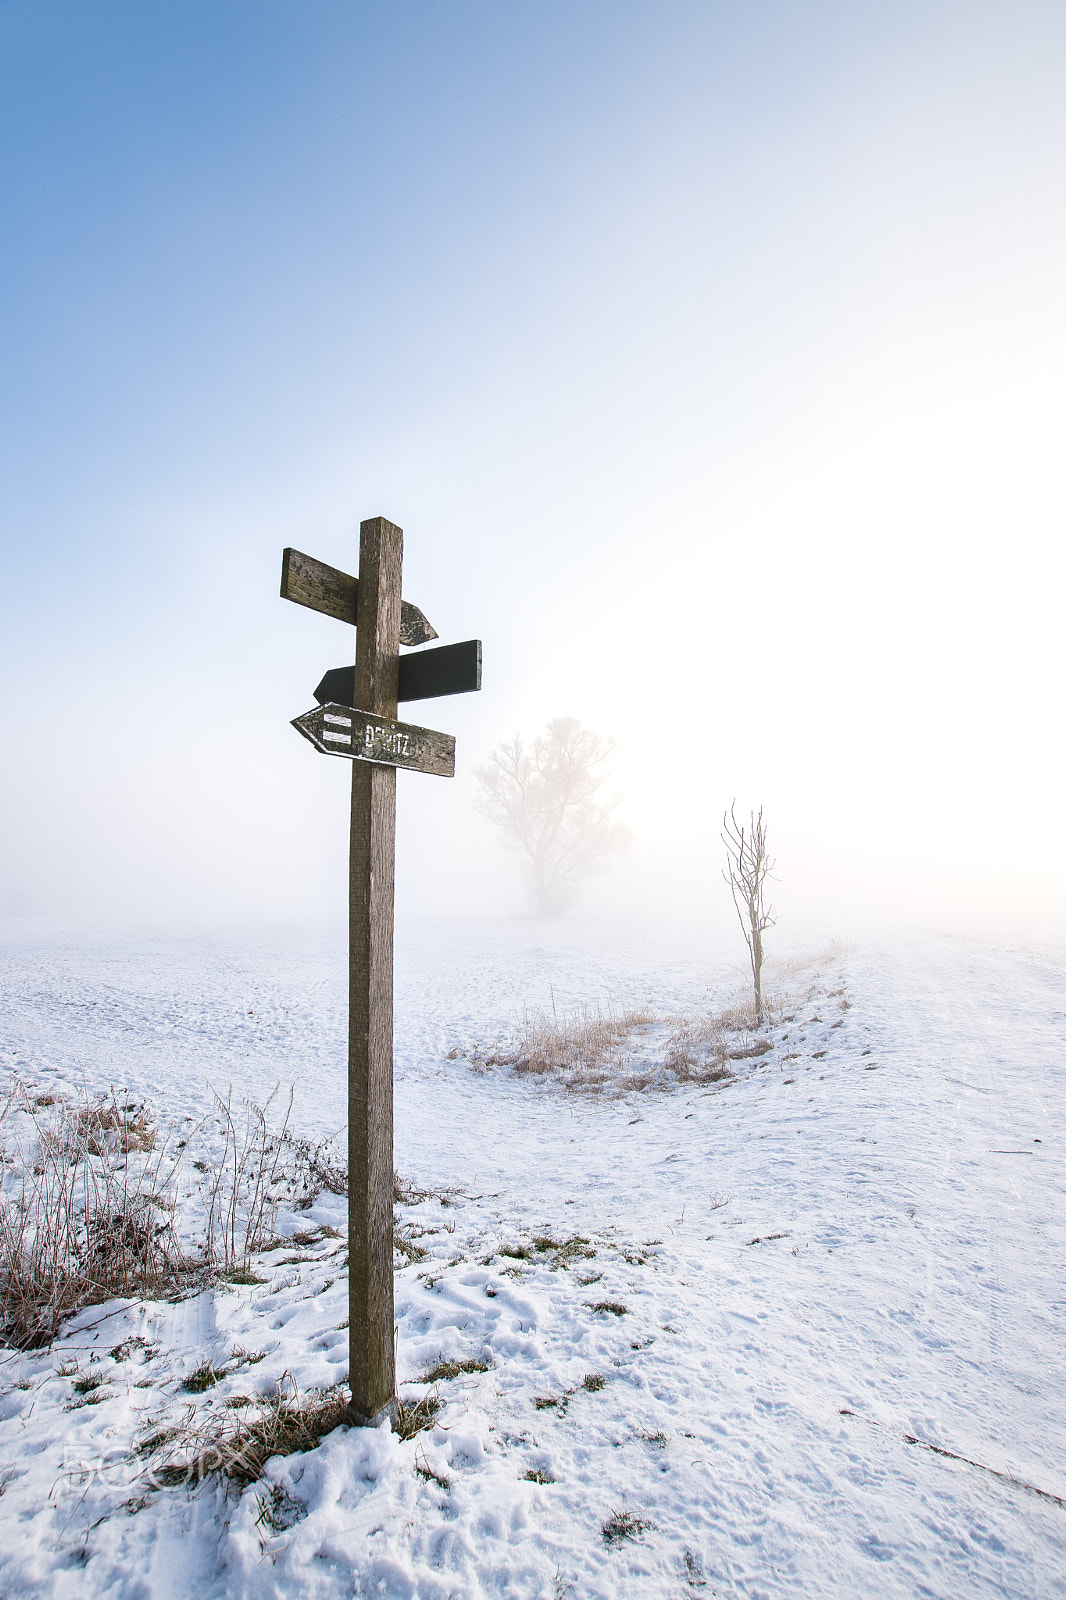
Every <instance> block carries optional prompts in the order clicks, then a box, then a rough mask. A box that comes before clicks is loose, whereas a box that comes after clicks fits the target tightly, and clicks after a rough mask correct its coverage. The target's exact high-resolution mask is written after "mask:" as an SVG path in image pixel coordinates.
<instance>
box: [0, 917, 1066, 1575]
mask: <svg viewBox="0 0 1066 1600" xmlns="http://www.w3.org/2000/svg"><path fill="white" fill-rule="evenodd" d="M343 980H344V969H343V950H342V948H341V946H340V943H339V940H338V939H337V938H336V937H335V936H334V935H327V934H321V935H318V936H315V937H311V936H310V935H303V936H301V937H299V938H297V937H296V936H295V935H292V936H288V937H282V936H280V935H278V936H270V935H267V934H263V935H260V936H259V937H258V938H253V937H247V938H242V939H238V938H234V937H230V938H223V937H222V936H220V935H214V936H209V937H204V938H196V939H193V938H179V937H170V938H164V937H158V938H149V937H140V938H137V939H133V938H128V939H125V940H119V939H115V938H108V939H105V938H102V937H99V936H97V937H90V936H89V935H88V934H86V933H82V934H80V935H74V934H70V933H68V934H65V935H64V934H60V933H57V932H54V931H53V932H49V931H47V930H43V929H39V930H37V931H36V932H33V931H27V930H26V929H22V930H18V929H16V928H14V927H13V926H11V927H9V928H8V930H7V932H6V933H5V934H4V935H3V937H2V939H0V1068H2V1071H3V1075H4V1079H5V1081H10V1080H11V1079H12V1078H13V1077H15V1076H17V1077H18V1078H19V1079H20V1080H21V1081H22V1082H23V1083H24V1084H26V1085H27V1086H28V1087H29V1088H30V1089H31V1090H33V1091H34V1092H35V1093H37V1094H40V1095H42V1096H51V1095H55V1094H69V1095H78V1094H81V1093H84V1092H86V1091H88V1092H93V1091H96V1090H98V1089H102V1088H106V1087H108V1086H114V1087H116V1088H127V1087H128V1088H129V1089H130V1090H131V1091H132V1092H134V1093H135V1094H136V1095H138V1096H139V1097H143V1098H144V1099H145V1100H147V1101H148V1102H149V1103H150V1104H151V1105H153V1106H154V1108H155V1110H156V1114H157V1115H158V1117H159V1119H160V1122H161V1125H165V1124H167V1122H168V1121H172V1122H173V1123H174V1124H175V1125H177V1124H179V1123H183V1122H184V1119H186V1118H187V1117H190V1116H191V1117H193V1118H199V1117H202V1116H203V1115H204V1114H205V1113H206V1112H207V1110H208V1109H209V1106H210V1095H209V1092H208V1089H207V1087H206V1085H207V1084H208V1083H210V1084H213V1085H214V1086H215V1087H217V1088H219V1089H221V1090H223V1091H225V1090H226V1088H227V1087H228V1086H229V1085H231V1084H232V1086H233V1089H234V1093H235V1095H237V1096H240V1095H242V1094H243V1095H250V1096H252V1097H254V1098H256V1099H258V1100H260V1101H261V1100H263V1099H264V1098H265V1097H266V1095H267V1094H268V1093H269V1091H270V1089H271V1088H272V1087H273V1085H274V1084H275V1083H276V1082H278V1081H280V1082H281V1083H282V1084H283V1085H286V1086H287V1085H288V1084H289V1083H291V1082H293V1081H294V1080H299V1089H298V1094H297V1102H296V1113H295V1121H296V1127H297V1131H298V1132H300V1133H304V1134H307V1135H309V1136H312V1137H316V1138H317V1137H320V1136H322V1135H324V1134H326V1133H329V1132H332V1131H335V1130H337V1129H338V1128H340V1126H341V1123H342V1117H343V1105H344V1081H343V1060H344V1038H343V1028H344V989H343ZM735 981H736V973H735V971H730V969H729V965H728V961H727V960H726V959H725V958H724V956H723V953H722V951H721V950H720V949H719V950H716V949H714V948H712V947H711V946H709V945H708V944H706V943H705V942H701V940H700V939H699V938H698V937H697V936H695V935H688V934H685V935H683V934H681V933H679V932H675V933H673V934H669V935H668V934H661V935H660V934H656V933H651V932H648V931H646V930H645V931H643V932H642V931H640V930H634V929H625V928H602V927H600V928H597V927H595V926H593V925H591V924H581V923H577V922H575V923H573V924H561V925H559V926H558V927H551V926H547V925H537V924H523V923H511V924H508V923H500V924H487V923H485V924H480V925H478V926H472V925H463V926H454V927H450V926H442V925H441V926H436V927H423V928H421V929H404V930H401V936H400V939H399V944H398V958H397V1095H396V1117H397V1131H396V1164H397V1168H398V1170H399V1171H400V1173H401V1174H402V1175H403V1176H404V1177H405V1178H406V1179H408V1180H410V1181H411V1182H413V1183H414V1184H417V1185H418V1186H420V1187H421V1188H422V1189H423V1190H426V1191H430V1193H429V1195H428V1197H427V1198H425V1199H422V1200H419V1201H416V1202H415V1203H412V1204H408V1205H401V1206H399V1207H398V1208H397V1216H398V1222H399V1227H400V1234H401V1236H402V1237H403V1238H404V1239H406V1240H407V1241H408V1242H409V1244H410V1245H411V1246H413V1247H414V1248H412V1249H411V1251H410V1254H411V1255H412V1256H413V1257H414V1258H415V1259H412V1260H410V1261H409V1262H405V1263H404V1264H402V1265H401V1266H400V1268H399V1270H398V1273H397V1286H396V1287H397V1319H398V1324H399V1332H398V1340H399V1343H398V1350H399V1370H400V1377H401V1395H402V1396H403V1397H404V1398H406V1399H407V1400H409V1401H413V1400H415V1399H417V1398H418V1397H419V1396H421V1395H423V1394H425V1393H426V1392H427V1389H426V1387H425V1386H424V1385H420V1384H419V1382H418V1380H419V1377H420V1376H421V1375H422V1374H424V1373H425V1372H426V1371H428V1370H429V1369H431V1368H432V1367H433V1366H434V1365H435V1364H437V1363H439V1362H440V1361H441V1360H442V1359H445V1360H454V1361H460V1362H461V1361H468V1362H478V1363H481V1364H483V1366H484V1368H485V1370H483V1371H471V1372H467V1373H464V1374H460V1375H459V1376H458V1377H454V1378H449V1379H442V1380H439V1381H438V1382H437V1383H436V1384H435V1385H434V1386H433V1387H434V1388H435V1391H436V1393H437V1395H438V1396H439V1398H440V1399H441V1401H443V1402H444V1404H443V1408H442V1409H441V1410H440V1411H439V1413H438V1415H437V1418H436V1424H435V1426H434V1427H432V1429H429V1430H426V1431H424V1432H422V1433H420V1434H418V1435H417V1437H415V1438H413V1439H411V1440H408V1441H402V1440H400V1439H398V1438H396V1437H395V1436H393V1435H391V1434H389V1433H387V1432H383V1431H382V1432H373V1431H366V1430H351V1429H346V1428H342V1429H340V1430H338V1431H336V1432H334V1433H332V1434H330V1435H329V1436H327V1437H326V1438H325V1439H324V1440H323V1442H322V1443H321V1445H320V1446H319V1447H318V1448H317V1449H316V1450H313V1451H309V1452H306V1453H304V1454H298V1455H291V1456H287V1457H278V1458H274V1460H272V1461H271V1463H270V1464H269V1465H268V1468H267V1471H266V1480H264V1481H261V1482H259V1483H258V1484H254V1485H251V1486H250V1487H247V1488H244V1489H240V1488H238V1487H235V1486H234V1485H232V1484H228V1483H226V1482H224V1481H221V1480H220V1479H218V1478H217V1477H216V1476H212V1477H210V1478H208V1479H207V1480H206V1481H205V1482H204V1483H203V1484H202V1485H201V1486H199V1487H197V1488H195V1489H193V1490H192V1491H190V1490H188V1489H185V1488H152V1487H150V1485H149V1484H148V1483H147V1482H146V1480H145V1477H144V1474H145V1471H146V1469H147V1468H148V1467H150V1459H149V1458H147V1457H145V1456H144V1455H139V1454H137V1453H136V1450H135V1448H134V1447H135V1444H136V1441H137V1440H139V1439H142V1438H143V1437H144V1436H145V1434H146V1432H148V1431H149V1430H150V1428H151V1427H153V1426H154V1427H156V1428H158V1429H162V1428H167V1427H175V1426H179V1425H182V1424H183V1423H185V1422H187V1421H188V1420H189V1419H191V1420H192V1421H194V1422H195V1421H196V1420H197V1419H200V1420H202V1419H203V1418H204V1417H208V1416H218V1415H221V1414H223V1413H224V1412H225V1411H226V1409H227V1408H226V1401H227V1400H234V1399H236V1400H238V1401H241V1400H242V1398H243V1397H248V1398H249V1399H253V1400H254V1399H255V1398H256V1397H257V1396H259V1395H267V1394H270V1393H271V1392H273V1391H274V1390H275V1387H276V1385H277V1384H278V1383H279V1382H284V1383H286V1384H290V1383H292V1382H295V1383H296V1384H298V1386H299V1388H300V1390H301V1391H307V1390H309V1389H313V1388H316V1387H318V1388H326V1387H328V1386H329V1385H330V1384H333V1383H336V1382H337V1381H339V1380H340V1379H341V1378H342V1376H343V1374H344V1371H345V1369H346V1365H347V1348H346V1340H347V1333H346V1331H345V1329H344V1327H343V1324H344V1322H345V1319H346V1316H347V1303H346V1296H345V1281H344V1275H343V1270H342V1263H343V1241H342V1240H340V1239H339V1238H337V1237H336V1236H334V1235H333V1234H332V1233H331V1232H330V1231H328V1230H330V1229H337V1230H339V1229H341V1228H342V1227H343V1225H344V1210H343V1206H344V1203H343V1201H342V1200H340V1199H338V1198H336V1197H334V1196H331V1195H329V1194H323V1195H321V1196H320V1197H319V1199H318V1200H317V1201H316V1203H315V1204H314V1205H313V1206H312V1208H311V1209H310V1210H309V1211H303V1212H300V1213H289V1214H283V1215H282V1216H281V1218H280V1219H279V1232H280V1233H281V1234H282V1235H284V1236H286V1237H287V1238H289V1239H291V1238H292V1236H293V1235H294V1234H296V1233H299V1234H300V1238H301V1241H302V1242H301V1243H299V1244H295V1243H294V1244H290V1245H289V1246H288V1247H279V1248H278V1249H275V1250H274V1251H273V1252H272V1253H270V1254H269V1255H266V1256H264V1257H261V1258H259V1261H258V1262H257V1275H258V1276H260V1277H261V1278H263V1279H264V1280H266V1281H264V1282H263V1283H260V1284H246V1285H221V1284H220V1285H217V1286H216V1287H214V1288H211V1289H207V1290H204V1291H203V1292H200V1293H198V1294H197V1295H195V1296H194V1297H192V1298H188V1299H185V1300H182V1301H180V1302H179V1303H177V1304H168V1303H158V1304H157V1303H153V1304H147V1305H145V1304H129V1303H117V1302H113V1303H111V1304H109V1305H104V1306H95V1307H92V1308H89V1309H87V1310H86V1311H84V1312H82V1313H81V1314H80V1315H79V1316H78V1317H77V1318H76V1319H75V1321H74V1322H73V1323H71V1324H69V1325H68V1326H67V1328H66V1329H65V1331H64V1334H63V1336H62V1338H61V1339H60V1340H59V1341H57V1343H56V1344H55V1346H54V1348H52V1349H51V1350H44V1351H35V1352H18V1351H10V1350H8V1351H4V1352H2V1353H0V1375H2V1388H0V1594H2V1595H3V1596H5V1597H8V1600H14V1597H17V1596H22V1595H37V1594H41V1595H45V1594H47V1595H53V1594H54V1595H57V1596H67V1595H70V1596H75V1595H77V1596H82V1595H92V1596H105V1595H115V1596H122V1597H123V1600H134V1597H140V1596H144V1597H150V1600H168V1597H174V1600H178V1597H182V1600H184V1597H192V1596H196V1597H197V1600H208V1597H211V1596H223V1595H226V1596H234V1597H242V1596H249V1597H251V1596H253V1595H254V1596H256V1597H257V1600H258V1597H264V1596H266V1597H269V1596H275V1595H277V1596H282V1595H284V1596H305V1595H306V1596H308V1597H311V1596H315V1597H318V1596H323V1597H325V1596H330V1597H333V1596H349V1595H352V1594H355V1595H366V1596H371V1595H373V1596H378V1595H380V1596H389V1597H397V1600H398V1597H405V1600H416V1597H417V1600H445V1597H455V1600H466V1597H471V1600H473V1597H480V1596H501V1597H502V1596H507V1597H515V1600H519V1597H522V1600H524V1597H530V1600H532V1597H535V1596H543V1597H545V1600H555V1597H563V1596H574V1597H578V1600H583V1597H586V1596H588V1597H594V1596H604V1597H607V1596H611V1597H620V1600H621V1597H640V1596H681V1595H685V1594H705V1595H720V1596H734V1595H735V1596H740V1595H743V1596H746V1597H752V1600H754V1597H760V1596H765V1597H771V1596H772V1597H778V1596H780V1597H789V1600H792V1597H804V1600H806V1597H811V1600H814V1597H823V1596H824V1597H833V1600H845V1597H847V1600H853V1597H856V1596H861V1595H870V1596H886V1597H888V1596H892V1597H897V1596H898V1597H900V1600H903V1597H912V1596H923V1597H924V1596H936V1597H941V1596H942V1597H944V1600H947V1597H952V1600H960V1597H971V1596H974V1597H979V1596H992V1595H996V1596H1009V1597H1011V1600H1022V1597H1032V1600H1045V1597H1050V1596H1055V1595H1063V1594H1066V1544H1064V1540H1066V1428H1064V1412H1066V1385H1064V1381H1063V1370H1062V1368H1063V1361H1062V1352H1063V1350H1064V1349H1066V1288H1064V1287H1063V1267H1064V1260H1066V1251H1064V1247H1066V1204H1064V1198H1066V1195H1064V1191H1066V1174H1064V1169H1063V1163H1062V1158H1061V1147H1060V1144H1059V1139H1060V1137H1061V1133H1062V1122H1063V1118H1062V1112H1063V1106H1064V1100H1066V1070H1064V1067H1066V1059H1064V1058H1066V1015H1064V1012H1066V968H1064V966H1063V965H1062V964H1060V963H1059V962H1058V961H1057V960H1056V959H1055V958H1054V956H1052V955H1049V954H1046V953H1045V954H1039V953H1034V952H1029V951H1025V950H1007V949H1004V948H997V947H994V946H992V945H983V944H977V943H967V942H962V941H952V940H950V939H947V938H942V937H936V936H933V935H927V936H923V937H920V938H915V939H914V940H913V941H910V942H903V941H895V942H891V943H887V944H881V945H873V944H870V945H867V946H863V947H861V948H857V949H852V950H849V951H844V952H841V953H837V954H835V955H828V956H825V957H823V958H822V959H821V960H820V961H814V962H812V963H809V964H808V967H807V970H806V971H805V972H804V971H798V970H797V971H796V972H794V973H793V974H792V975H791V976H786V977H784V978H782V979H781V983H782V985H783V987H785V988H791V989H793V990H797V991H802V993H803V994H805V995H806V996H807V997H806V998H805V999H803V1001H802V1003H801V1004H800V1009H799V1011H798V1012H797V1014H796V1016H795V1020H794V1021H792V1022H783V1023H781V1024H780V1025H778V1026H777V1027H776V1028H775V1030H774V1033H773V1037H774V1040H775V1044H774V1049H773V1051H772V1052H771V1053H770V1054H768V1055H766V1056H764V1057H762V1058H755V1059H751V1060H746V1061H743V1062H738V1063H737V1071H738V1076H737V1078H736V1080H735V1081H733V1082H727V1083H723V1084H714V1085H709V1086H702V1087H701V1086H697V1085H688V1086H679V1087H677V1088H675V1089H673V1090H672V1091H670V1092H665V1093H664V1092H658V1091H655V1092H653V1091H643V1092H639V1093H631V1094H628V1095H625V1096H623V1097H621V1098H611V1097H609V1096H599V1097H589V1096H579V1095H574V1094H567V1093H565V1092H563V1091H562V1090H560V1089H559V1088H558V1087H557V1086H555V1085H553V1084H552V1083H551V1082H549V1081H545V1080H541V1079H534V1078H530V1077H517V1076H514V1075H513V1074H510V1073H508V1072H507V1071H505V1070H501V1069H497V1070H493V1071H479V1070H476V1069H475V1067H474V1066H473V1065H471V1063H470V1062H469V1061H468V1060H466V1059H464V1058H463V1057H462V1056H459V1057H456V1058H453V1059H449V1052H451V1051H452V1050H453V1048H454V1047H455V1046H456V1045H459V1046H461V1047H463V1048H465V1049H467V1050H470V1049H472V1048H473V1047H474V1046H475V1045H477V1044H482V1045H491V1044H492V1043H493V1042H495V1041H496V1040H497V1039H498V1038H500V1037H501V1035H502V1034H503V1033H505V1032H506V1031H507V1029H508V1028H509V1027H510V1026H511V1025H512V1024H513V1023H514V1021H515V1019H516V1018H517V1017H518V1016H519V1015H520V1013H521V1012H522V1009H523V1007H528V1006H534V1005H538V1004H550V1003H551V1002H552V1000H554V1002H555V1003H556V1005H557V1006H560V1007H564V1008H565V1007H566V1006H567V1005H570V1004H573V1003H575V1002H596V1001H602V1000H607V999H612V1000H614V1001H616V1002H620V1003H625V1002H630V1001H639V1002H645V1003H647V1004H648V1005H649V1006H650V1007H651V1008H652V1010H654V1011H655V1012H656V1013H657V1014H659V1015H661V1016H663V1017H664V1018H665V1017H667V1016H669V1015H671V1014H675V1013H679V1012H688V1013H693V1012H697V1011H699V1010H700V1008H701V1007H702V1008H705V1007H706V1006H708V1005H711V1004H714V1003H716V1002H720V1001H721V1000H723V999H724V998H725V997H726V995H727V993H728V992H729V991H730V990H731V988H732V987H733V985H734V984H735ZM661 1036H662V1030H659V1032H658V1033H657V1032H656V1030H655V1029H652V1030H650V1032H649V1033H648V1034H647V1035H646V1043H645V1044H643V1045H642V1043H641V1036H639V1035H638V1036H636V1047H637V1049H638V1051H639V1049H641V1048H647V1049H649V1050H654V1049H656V1048H658V1044H657V1040H658V1042H659V1043H661ZM538 1241H539V1244H538ZM582 1241H586V1242H582ZM508 1251H511V1252H514V1253H512V1254H508V1253H507V1252H508ZM419 1252H425V1253H424V1254H423V1255H420V1254H419ZM400 1260H401V1262H403V1261H404V1258H403V1257H401V1258H400ZM603 1306H607V1307H610V1308H613V1309H606V1310H604V1309H597V1307H603ZM138 1341H139V1342H138ZM234 1351H237V1352H238V1355H237V1356H236V1357H235V1356H234V1354H233V1352H234ZM240 1352H243V1356H242V1355H241V1354H240ZM260 1352H262V1356H261V1359H255V1360H254V1361H253V1360H252V1359H251V1357H252V1356H255V1357H259V1355H260ZM208 1360H210V1361H211V1362H212V1363H213V1364H214V1365H215V1367H216V1369H217V1370H222V1369H226V1375H225V1376H223V1377H222V1378H221V1380H220V1382H219V1384H218V1385H217V1387H213V1388H209V1389H208V1390H206V1391H205V1392H203V1393H199V1394H190V1393H188V1392H186V1391H185V1390H184V1389H183V1388H182V1379H183V1377H185V1376H187V1375H188V1374H189V1373H190V1372H192V1371H193V1370H194V1369H195V1368H197V1367H199V1366H201V1365H202V1364H203V1363H204V1362H205V1361H208ZM97 1379H102V1381H100V1382H97V1381H96V1380H97ZM88 1380H91V1386H90V1383H89V1381H88ZM230 1409H231V1411H232V1409H233V1408H230ZM237 1409H238V1410H239V1407H238V1408H237ZM264 1508H265V1509H264Z"/></svg>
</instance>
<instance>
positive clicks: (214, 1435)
mask: <svg viewBox="0 0 1066 1600" xmlns="http://www.w3.org/2000/svg"><path fill="white" fill-rule="evenodd" d="M201 1415H202V1414H201ZM346 1417H347V1400H346V1398H345V1395H344V1393H343V1391H342V1390H341V1389H340V1388H332V1389H321V1390H312V1391H310V1392H309V1393H308V1394H306V1395H301V1393H300V1391H299V1389H298V1388H297V1385H296V1381H295V1379H294V1378H293V1377H292V1376H291V1374H286V1376H285V1378H284V1379H283V1380H282V1382H281V1383H280V1384H279V1385H278V1387H277V1389H276V1390H275V1392H274V1394H273V1395H272V1396H271V1397H270V1399H268V1400H262V1401H260V1402H259V1403H258V1408H257V1409H256V1410H254V1411H251V1412H249V1411H248V1409H247V1408H241V1410H240V1411H236V1410H227V1411H226V1412H225V1413H224V1414H215V1415H212V1416H209V1417H208V1418H207V1419H206V1420H199V1419H197V1417H196V1416H195V1414H194V1413H192V1412H190V1415H189V1418H188V1420H187V1421H186V1422H185V1423H184V1424H183V1425H179V1426H178V1427H173V1428H165V1429H157V1430H155V1431H151V1432H149V1433H147V1434H145V1436H144V1437H143V1438H142V1439H141V1441H140V1443H139V1445H138V1446H137V1447H136V1448H137V1453H138V1454H141V1455H158V1456H160V1457H161V1459H160V1460H159V1461H158V1462H156V1463H155V1464H153V1465H152V1466H151V1467H150V1468H149V1469H148V1472H147V1474H146V1478H147V1482H148V1485H149V1487H152V1488H168V1487H174V1486H176V1485H184V1486H189V1485H192V1484H196V1483H202V1482H203V1480H204V1479H205V1478H206V1477H209V1476H210V1475H211V1474H212V1473H214V1472H219V1473H221V1474H222V1475H223V1476H224V1477H227V1478H231V1479H233V1481H234V1482H236V1483H241V1484H245V1483H257V1482H258V1481H259V1479H260V1478H261V1477H262V1476H263V1468H264V1467H265V1466H266V1464H267V1462H268V1461H269V1460H270V1458H271V1456H288V1455H294V1454H295V1453H296V1452H297V1451H301V1450H314V1449H315V1448H316V1446H317V1445H318V1442H319V1440H320V1439H322V1438H323V1437H324V1436H325V1435H326V1434H327V1433H331V1432H332V1431H333V1429H334V1428H336V1427H338V1426H339V1425H340V1424H341V1423H343V1422H344V1421H345V1420H346Z"/></svg>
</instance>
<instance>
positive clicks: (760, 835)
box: [722, 800, 774, 1028]
mask: <svg viewBox="0 0 1066 1600" xmlns="http://www.w3.org/2000/svg"><path fill="white" fill-rule="evenodd" d="M722 843H723V844H724V845H725V856H726V870H725V871H724V872H723V873H722V877H723V878H724V879H725V881H726V883H728V885H729V888H730V892H731V893H732V896H733V904H734V905H735V906H736V908H737V916H738V917H739V918H740V926H741V930H742V932H743V934H744V941H745V943H746V944H747V947H748V955H749V956H750V957H751V976H752V982H753V983H754V985H755V1021H756V1025H757V1026H758V1027H760V1028H761V1027H762V1025H763V1020H764V1017H765V1008H764V1006H763V998H762V963H763V945H762V936H763V934H764V933H765V932H766V929H767V928H772V927H773V925H774V916H773V908H772V907H770V906H767V904H766V880H767V878H768V877H769V876H770V874H771V872H773V870H774V863H773V862H772V861H771V860H770V857H769V856H768V855H767V852H766V824H765V823H764V822H763V817H762V806H760V807H759V815H758V816H756V815H755V813H754V811H753V812H752V813H751V820H750V822H749V824H748V826H747V827H746V828H745V827H743V826H742V825H741V824H740V823H739V822H738V821H737V807H736V801H735V800H734V802H733V804H732V805H731V806H730V808H729V810H728V811H727V812H726V813H725V815H724V816H723V818H722Z"/></svg>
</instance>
